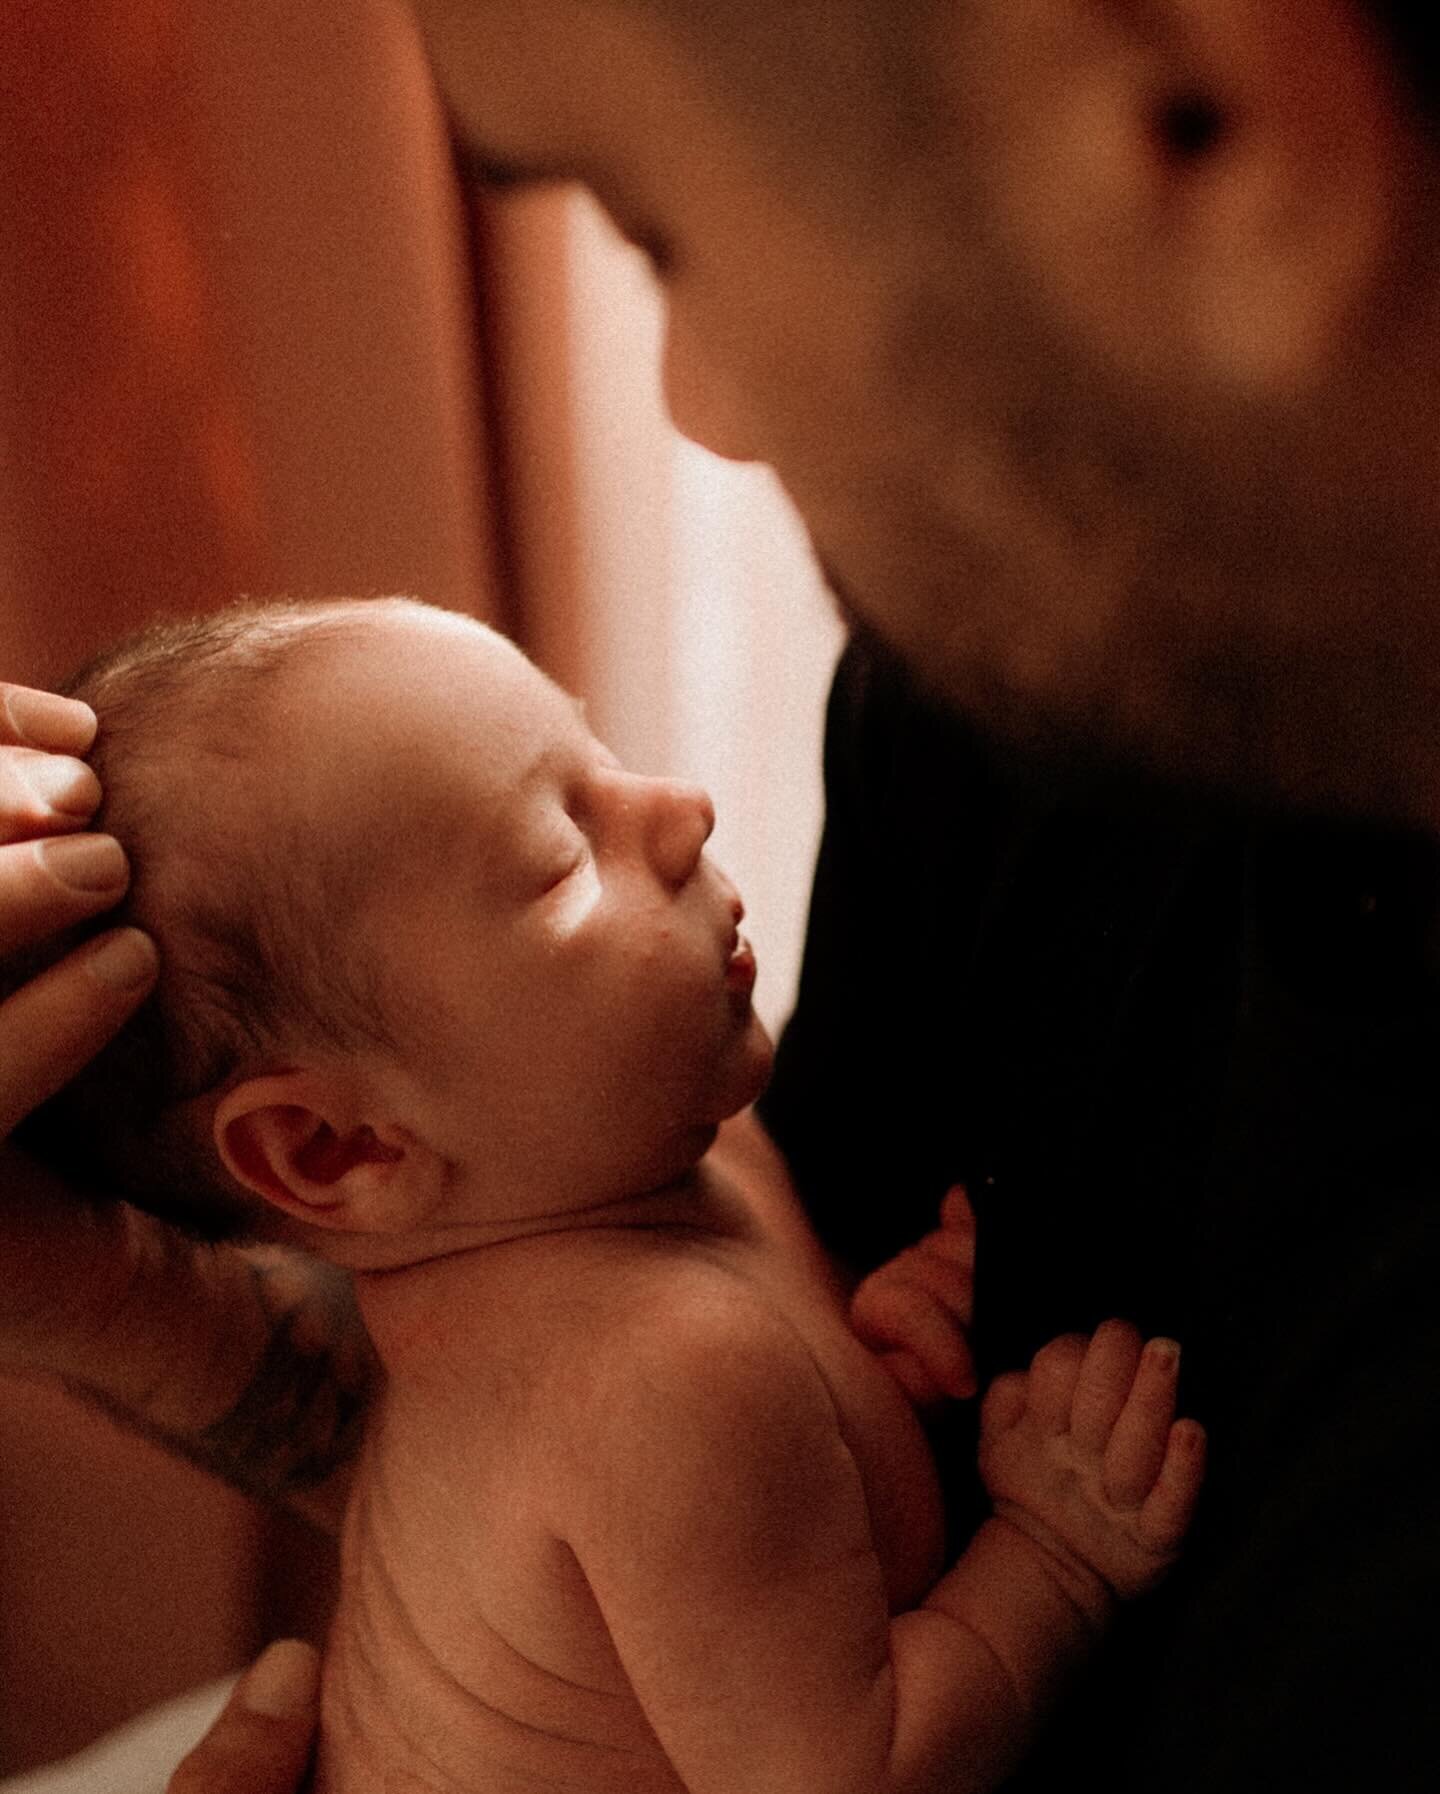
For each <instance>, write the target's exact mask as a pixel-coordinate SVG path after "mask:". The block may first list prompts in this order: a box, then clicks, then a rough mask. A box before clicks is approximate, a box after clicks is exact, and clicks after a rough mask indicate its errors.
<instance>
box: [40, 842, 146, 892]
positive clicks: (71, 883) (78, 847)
mask: <svg viewBox="0 0 1440 1794" xmlns="http://www.w3.org/2000/svg"><path fill="white" fill-rule="evenodd" d="M35 851H36V853H37V854H38V855H39V856H40V859H41V861H42V863H43V864H44V867H45V870H46V871H47V872H48V873H49V874H50V876H51V877H52V878H55V879H58V880H59V881H60V883H61V884H62V885H65V886H67V887H68V888H69V889H70V890H72V891H80V892H83V893H84V894H85V895H86V896H93V895H98V894H99V893H100V892H102V891H116V892H119V891H123V890H124V888H125V884H126V880H127V879H128V878H129V874H130V869H129V867H128V866H127V865H126V863H125V850H124V848H123V847H121V845H120V843H119V842H118V841H117V840H116V839H115V837H114V836H113V835H57V836H53V837H52V838H51V839H50V840H48V841H37V842H36V843H35Z"/></svg>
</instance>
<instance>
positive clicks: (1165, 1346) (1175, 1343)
mask: <svg viewBox="0 0 1440 1794" xmlns="http://www.w3.org/2000/svg"><path fill="white" fill-rule="evenodd" d="M1145 1350H1146V1351H1147V1352H1148V1353H1149V1354H1150V1356H1151V1357H1152V1358H1159V1359H1161V1360H1162V1361H1163V1362H1165V1363H1167V1364H1171V1365H1175V1364H1178V1363H1179V1362H1180V1341H1179V1340H1178V1339H1166V1338H1164V1337H1163V1336H1162V1337H1160V1338H1158V1339H1151V1340H1148V1341H1147V1342H1146V1345H1145Z"/></svg>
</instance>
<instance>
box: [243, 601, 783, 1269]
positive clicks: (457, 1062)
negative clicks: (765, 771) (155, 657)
mask: <svg viewBox="0 0 1440 1794" xmlns="http://www.w3.org/2000/svg"><path fill="white" fill-rule="evenodd" d="M277 719H283V723H282V726H279V727H276V726H275V723H276V721H277ZM297 719H303V720H304V724H305V726H304V728H303V729H297V728H296V727H295V723H296V721H297ZM257 725H258V727H259V729H260V732H261V735H262V741H261V743H260V744H259V746H258V747H257V750H256V752H255V754H254V755H253V756H252V759H253V762H254V767H255V771H256V782H255V787H254V791H253V792H252V796H251V799H250V804H251V808H250V812H249V815H248V820H247V826H249V827H252V828H255V827H265V826H267V818H268V823H269V826H273V823H274V816H273V810H274V806H276V805H277V804H278V805H280V806H283V807H284V810H285V812H286V815H285V822H286V827H287V828H288V829H290V830H292V831H296V832H298V835H299V836H300V837H303V838H304V839H306V840H308V841H310V842H311V843H312V844H316V843H321V842H323V843H324V844H325V845H324V851H325V852H327V853H331V854H335V853H337V852H338V853H339V854H341V855H342V856H343V855H344V854H346V853H347V852H348V853H351V854H363V855H364V856H365V857H364V864H365V865H366V867H367V869H368V870H367V876H366V878H365V880H364V881H363V887H364V888H363V890H362V892H361V894H360V896H359V898H358V912H357V914H356V915H355V917H354V918H353V920H352V925H351V928H350V931H349V934H348V938H347V941H346V947H345V950H346V952H347V953H348V954H349V955H350V956H351V957H352V958H353V959H354V961H355V962H356V963H357V964H361V965H365V966H368V967H371V968H373V971H374V984H375V988H376V992H377V998H376V1000H377V1003H378V1005H379V1009H380V1013H381V1015H382V1017H383V1019H384V1023H385V1028H386V1032H387V1034H388V1036H389V1040H390V1044H389V1045H388V1046H384V1047H381V1046H376V1047H374V1048H373V1049H361V1050H359V1051H355V1052H351V1053H345V1054H338V1055H337V1054H336V1053H335V1052H333V1051H324V1050H316V1049H315V1048H313V1047H307V1046H305V1045H303V1044H301V1045H296V1046H294V1047H293V1048H292V1049H291V1051H290V1055H289V1058H288V1060H287V1061H286V1062H285V1063H283V1064H281V1065H277V1066H274V1067H266V1068H265V1069H264V1070H263V1071H262V1072H261V1073H260V1074H258V1075H255V1076H252V1077H249V1078H248V1079H247V1080H245V1081H244V1082H243V1083H242V1084H240V1085H238V1086H236V1087H233V1088H231V1089H230V1090H229V1091H228V1092H227V1093H226V1094H225V1096H224V1097H223V1098H222V1100H221V1103H220V1107H219V1111H218V1113H217V1116H216V1120H215V1123H214V1127H215V1133H216V1137H217V1141H218V1143H219V1145H220V1147H221V1150H222V1153H223V1154H224V1156H225V1159H226V1163H227V1165H228V1166H229V1168H230V1170H231V1171H232V1173H233V1174H234V1175H235V1176H236V1177H237V1178H238V1179H239V1181H240V1182H241V1183H243V1184H245V1185H247V1186H248V1187H249V1188H250V1189H251V1190H253V1191H254V1192H255V1193H256V1194H258V1195H260V1196H262V1197H264V1198H265V1199H266V1200H267V1201H268V1202H270V1203H272V1204H274V1205H276V1206H277V1207H278V1208H280V1209H281V1210H283V1211H284V1212H285V1213H286V1214H287V1215H288V1216H289V1217H290V1218H291V1222H292V1223H293V1224H294V1225H295V1226H296V1227H298V1229H299V1230H300V1235H301V1237H302V1238H303V1239H304V1241H305V1243H306V1244H308V1245H310V1246H312V1247H314V1248H315V1249H318V1250H320V1251H322V1252H323V1253H325V1255H327V1256H329V1257H331V1258H332V1259H336V1260H337V1261H339V1262H343V1263H346V1264H349V1265H352V1266H356V1267H362V1268H363V1267H372V1268H373V1267H378V1266H381V1265H395V1264H400V1263H407V1262H413V1261H414V1260H416V1259H418V1258H425V1257H430V1256H436V1255H439V1254H443V1253H448V1252H453V1251H457V1250H463V1249H465V1248H467V1247H470V1246H476V1245H484V1244H492V1243H494V1242H495V1241H496V1240H498V1239H504V1238H512V1237H515V1236H516V1235H517V1234H526V1233H530V1232H534V1231H537V1230H538V1231H544V1230H548V1229H551V1228H554V1227H559V1226H563V1225H571V1224H576V1222H577V1219H578V1218H579V1217H589V1220H590V1223H591V1224H594V1223H595V1220H596V1217H598V1216H602V1215H604V1214H606V1213H609V1212H613V1211H614V1209H615V1205H617V1204H620V1205H624V1204H626V1203H632V1202H637V1201H638V1202H642V1203H643V1202H645V1201H646V1200H649V1199H663V1200H666V1201H673V1200H674V1199H675V1191H676V1189H677V1187H678V1186H680V1185H682V1184H683V1183H684V1181H685V1180H686V1179H687V1178H688V1177H689V1175H690V1174H691V1173H692V1172H693V1170H694V1168H695V1166H696V1164H697V1163H698V1161H699V1160H700V1158H701V1157H702V1156H703V1154H704V1153H705V1152H706V1151H707V1150H708V1148H709V1146H710V1145H711V1144H712V1142H713V1140H714V1138H715V1134H716V1132H717V1130H718V1128H719V1126H720V1124H721V1122H722V1121H724V1120H726V1119H727V1118H728V1117H729V1116H731V1115H733V1114H735V1113H737V1112H738V1111H739V1110H740V1109H742V1108H743V1107H744V1106H745V1105H746V1104H747V1103H749V1102H750V1101H751V1100H752V1099H753V1098H754V1097H755V1096H756V1095H757V1094H758V1092H759V1090H760V1089H761V1087H762V1086H763V1084H764V1082H765V1079H766V1077H767V1076H768V1073H769V1069H770V1063H771V1057H772V1049H771V1045H770V1041H769V1037H768V1035H767V1034H766V1032H765V1030H764V1028H763V1026H762V1025H761V1023H760V1022H759V1020H758V1019H757V1017H756V1016H755V1014H754V1011H753V1009H752V1008H751V1007H750V1005H749V1004H748V1002H747V1003H738V1002H737V1000H736V993H735V990H734V989H733V985H732V979H731V977H730V975H729V972H730V962H731V958H732V954H733V952H734V948H735V944H736V939H737V930H736V911H737V898H736V895H735V892H734V890H733V888H732V887H731V886H730V885H729V883H728V881H727V880H726V879H725V878H724V876H723V874H721V873H720V872H719V871H718V869H717V868H716V867H715V866H714V865H712V863H711V862H710V861H709V860H708V858H707V857H706V856H705V854H704V852H703V848H704V844H705V841H706V840H707V838H708V836H709V834H710V831H711V828H712V827H713V823H714V812H713V810H712V808H711V805H710V802H709V799H708V797H707V796H706V795H705V793H704V792H702V791H700V790H699V789H698V788H696V787H694V786H691V785H687V784H684V783H682V782H679V781H675V780H670V779H657V778H648V777H644V776H641V775H637V774H634V773H630V772H628V771H626V770H625V769H624V768H622V767H620V766H619V765H618V764H617V763H616V762H615V760H614V757H613V756H612V755H611V754H609V752H608V751H607V750H606V749H605V748H604V747H603V746H602V745H601V744H600V743H599V742H597V741H596V740H595V739H594V737H593V736H592V735H591V734H590V732H589V730H588V729H587V728H586V727H585V725H584V722H583V720H582V713H581V712H580V710H579V709H578V708H577V706H576V705H575V703H574V702H573V700H571V699H570V698H568V697H567V696H566V694H565V693H563V692H561V691H560V690H559V689H558V688H557V687H556V686H554V685H553V684H552V683H551V682H550V681H549V680H548V679H546V678H545V677H544V675H543V674H541V673H540V672H539V671H538V670H537V669H536V668H535V667H534V666H533V665H532V664H531V663H530V662H529V661H527V660H526V659H525V657H524V656H523V655H522V654H520V653H519V651H518V650H517V649H516V648H514V647H513V646H512V645H511V644H510V643H509V642H507V641H506V640H505V639H504V638H503V637H501V636H499V635H497V634H495V633H494V631H492V630H490V629H487V628H486V627H485V626H484V625H482V624H478V623H475V622H473V621H472V620H471V619H469V618H463V617H456V616H452V615H449V614H446V613H442V612H436V611H433V610H429V609H427V608H425V607H423V606H420V605H414V604H408V603H405V602H403V601H384V602H381V603H377V604H371V605H363V606H357V607H356V614H355V626H354V628H353V630H350V631H347V632H346V633H345V634H344V635H342V636H339V637H337V638H335V639H331V640H326V641H325V642H324V643H321V644H316V645H315V647H314V649H313V650H312V651H310V652H307V653H305V654H303V655H297V656H296V657H295V660H294V663H293V664H292V665H291V666H288V667H287V668H286V669H285V672H284V675H283V676H282V678H281V679H280V680H279V681H278V682H277V686H276V689H275V692H274V694H273V703H272V706H271V712H270V715H269V718H268V720H267V718H266V717H261V718H259V719H257ZM256 805H258V806H259V808H258V809H257V808H256ZM267 806H268V809H267ZM347 844H348V845H347Z"/></svg>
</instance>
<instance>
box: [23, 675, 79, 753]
mask: <svg viewBox="0 0 1440 1794" xmlns="http://www.w3.org/2000/svg"><path fill="white" fill-rule="evenodd" d="M5 714H6V716H8V717H9V719H10V727H11V728H12V729H13V730H14V731H15V733H16V735H17V736H18V737H19V738H20V740H21V741H23V742H24V743H25V745H26V746H27V747H35V748H47V749H49V750H50V751H51V752H53V753H62V754H83V753H84V752H85V750H86V749H87V748H88V747H89V746H90V744H91V742H93V741H94V739H95V730H96V727H97V724H96V720H95V712H94V711H93V710H92V709H91V708H90V706H89V705H88V704H82V703H81V702H80V700H79V699H78V698H62V697H57V696H56V694H55V693H54V692H53V691H29V690H26V689H22V688H21V687H18V686H17V687H15V688H13V689H12V690H10V691H7V692H6V693H5Z"/></svg>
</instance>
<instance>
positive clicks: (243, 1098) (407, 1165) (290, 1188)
mask: <svg viewBox="0 0 1440 1794" xmlns="http://www.w3.org/2000/svg"><path fill="white" fill-rule="evenodd" d="M365 1107H366V1105H365V1104H364V1102H363V1100H362V1099H361V1098H360V1095H359V1093H358V1092H357V1091H356V1090H355V1089H354V1088H352V1087H351V1086H350V1085H349V1084H348V1083H347V1082H346V1081H345V1080H343V1079H341V1078H340V1077H338V1076H334V1077H331V1076H327V1075H326V1074H324V1073H321V1072H314V1071H298V1070H297V1071H286V1072H275V1073H270V1074H267V1075H266V1076H263V1077H256V1078H247V1079H245V1081H244V1082H243V1083H240V1084H237V1085H235V1086H234V1088H233V1089H231V1090H228V1091H227V1092H226V1093H225V1095H224V1096H223V1097H222V1098H221V1099H220V1102H219V1104H218V1105H217V1107H216V1110H215V1117H214V1122H213V1128H214V1138H215V1148H216V1151H217V1152H218V1153H219V1154H220V1158H221V1160H222V1161H223V1163H224V1165H225V1168H226V1170H227V1171H228V1172H229V1173H230V1175H231V1176H232V1177H233V1178H235V1179H236V1180H237V1181H238V1182H240V1183H242V1184H244V1185H245V1187H246V1188H247V1189H249V1190H253V1191H255V1193H256V1194H257V1195H259V1196H262V1197H264V1199H265V1201H266V1202H268V1203H270V1204H271V1205H272V1207H274V1208H277V1209H279V1210H280V1211H281V1212H282V1213H283V1214H286V1215H289V1216H291V1217H292V1218H293V1219H294V1220H297V1221H300V1222H302V1223H304V1224H305V1225H306V1226H309V1227H322V1228H328V1229H331V1230H333V1231H337V1232H342V1233H368V1234H374V1233H400V1232H403V1231H405V1229H407V1228H410V1227H416V1226H419V1225H420V1224H421V1223H422V1222H424V1221H425V1220H426V1219H428V1217H429V1216H430V1214H431V1213H432V1212H433V1210H434V1207H435V1202H436V1199H437V1197H438V1194H439V1190H440V1180H441V1173H442V1171H443V1167H442V1166H441V1164H440V1162H439V1160H438V1159H437V1157H436V1155H435V1154H434V1153H433V1152H432V1151H431V1150H430V1149H429V1148H428V1147H427V1146H425V1145H424V1144H423V1143H422V1142H421V1141H419V1140H417V1139H416V1138H415V1136H414V1135H413V1134H410V1133H409V1132H408V1131H407V1130H406V1129H405V1128H403V1127H401V1126H399V1125H398V1124H396V1123H393V1122H389V1121H382V1120H380V1119H379V1118H378V1117H376V1116H373V1115H372V1116H367V1115H366V1113H365Z"/></svg>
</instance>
